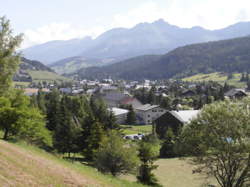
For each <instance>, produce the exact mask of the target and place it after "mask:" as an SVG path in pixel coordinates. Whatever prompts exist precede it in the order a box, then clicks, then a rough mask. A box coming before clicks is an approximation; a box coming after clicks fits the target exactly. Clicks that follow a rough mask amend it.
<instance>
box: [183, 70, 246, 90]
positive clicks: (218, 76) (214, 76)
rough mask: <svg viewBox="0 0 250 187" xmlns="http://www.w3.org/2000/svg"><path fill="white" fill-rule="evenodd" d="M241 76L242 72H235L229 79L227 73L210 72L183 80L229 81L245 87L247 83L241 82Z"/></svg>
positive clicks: (234, 84) (231, 83)
mask: <svg viewBox="0 0 250 187" xmlns="http://www.w3.org/2000/svg"><path fill="white" fill-rule="evenodd" d="M240 78H241V74H239V73H235V74H233V78H232V79H230V80H227V75H226V74H224V73H218V72H217V73H210V74H197V75H194V76H191V77H186V78H184V79H182V80H183V81H190V82H197V81H201V82H202V81H216V82H219V83H222V84H223V83H225V82H227V83H228V84H230V85H233V86H236V87H245V86H246V84H245V83H243V82H239V80H240Z"/></svg>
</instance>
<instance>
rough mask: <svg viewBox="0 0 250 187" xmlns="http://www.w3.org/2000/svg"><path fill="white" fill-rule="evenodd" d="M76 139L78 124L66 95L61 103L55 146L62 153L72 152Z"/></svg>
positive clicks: (55, 131) (55, 132) (55, 133)
mask: <svg viewBox="0 0 250 187" xmlns="http://www.w3.org/2000/svg"><path fill="white" fill-rule="evenodd" d="M75 139H76V126H75V124H74V123H73V119H72V115H71V113H70V111H69V110H68V109H67V106H66V97H64V98H62V101H61V104H60V121H59V123H58V124H57V126H56V127H55V130H54V147H55V148H56V149H57V150H58V151H59V152H61V153H68V155H69V157H70V153H71V152H73V150H74V148H75V147H74V146H75V145H74V142H75Z"/></svg>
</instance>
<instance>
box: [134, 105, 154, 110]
mask: <svg viewBox="0 0 250 187" xmlns="http://www.w3.org/2000/svg"><path fill="white" fill-rule="evenodd" d="M157 107H159V105H151V104H145V105H142V106H140V107H138V108H136V110H143V111H147V110H151V109H154V108H157Z"/></svg>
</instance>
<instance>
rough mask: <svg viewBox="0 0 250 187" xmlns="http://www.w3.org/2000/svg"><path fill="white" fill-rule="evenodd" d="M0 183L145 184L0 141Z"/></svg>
mask: <svg viewBox="0 0 250 187" xmlns="http://www.w3.org/2000/svg"><path fill="white" fill-rule="evenodd" d="M0 186H17V187H18V186H20V187H26V186H27V187H28V186H56V187H61V186H107V187H109V186H110V187H112V186H113V187H119V186H122V187H123V186H124V187H142V186H143V185H141V184H138V183H135V182H129V181H125V180H122V179H117V178H114V177H112V176H110V175H103V174H101V173H99V172H97V171H96V169H94V168H92V167H89V166H86V165H84V164H81V163H79V162H74V163H73V162H70V161H67V160H65V159H62V158H60V157H58V156H55V155H52V154H49V153H47V152H45V151H43V150H41V149H38V148H36V147H33V146H31V145H27V144H25V143H15V144H14V143H9V142H6V141H3V140H0Z"/></svg>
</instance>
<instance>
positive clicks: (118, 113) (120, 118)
mask: <svg viewBox="0 0 250 187" xmlns="http://www.w3.org/2000/svg"><path fill="white" fill-rule="evenodd" d="M109 111H112V112H113V114H114V115H115V117H116V122H117V123H118V124H124V123H125V122H126V119H127V114H128V113H129V111H128V110H126V109H122V108H116V107H113V108H111V109H109Z"/></svg>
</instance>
